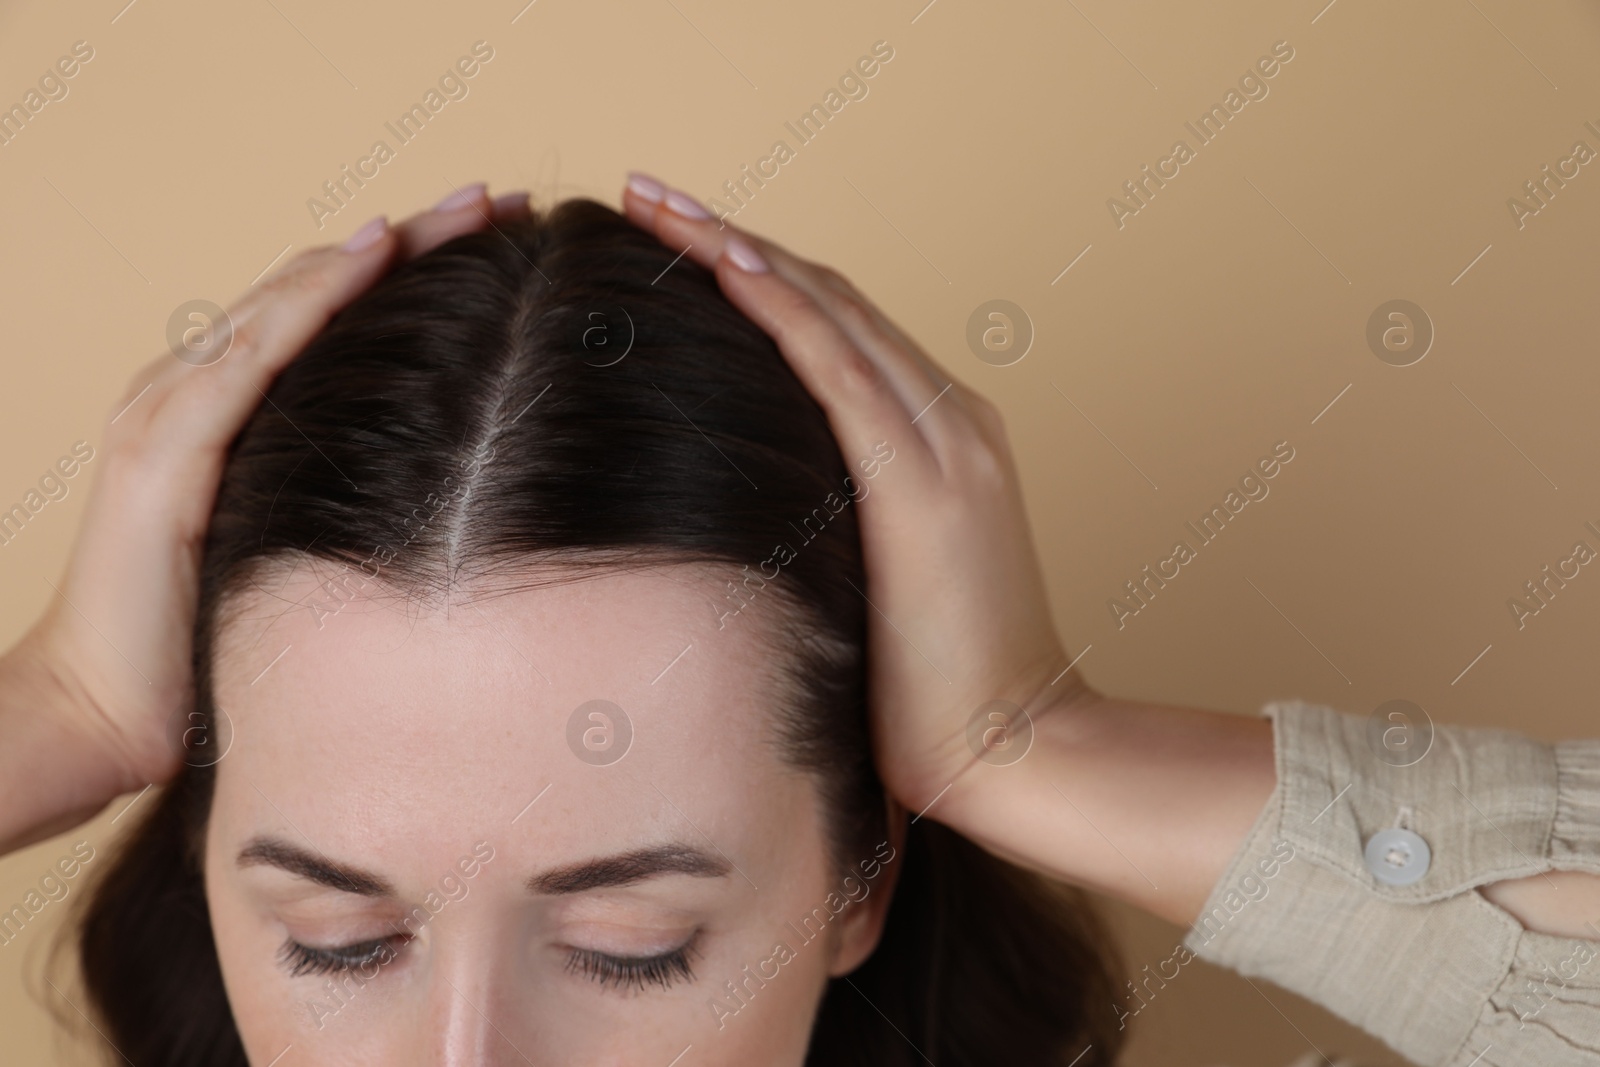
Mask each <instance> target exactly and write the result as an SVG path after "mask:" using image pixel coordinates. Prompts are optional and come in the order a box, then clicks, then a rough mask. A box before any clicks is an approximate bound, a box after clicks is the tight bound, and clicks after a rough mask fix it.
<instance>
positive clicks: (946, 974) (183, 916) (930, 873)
mask: <svg viewBox="0 0 1600 1067" xmlns="http://www.w3.org/2000/svg"><path fill="white" fill-rule="evenodd" d="M674 256H675V253H674V252H673V251H672V250H670V249H667V248H664V247H663V246H662V245H661V244H659V243H658V242H657V241H656V240H655V239H654V238H653V237H651V236H649V235H648V234H646V233H644V232H643V231H641V230H639V229H637V228H636V227H634V226H633V225H632V224H630V223H629V222H628V221H627V220H625V219H624V218H623V217H622V216H620V215H618V214H617V213H616V212H614V211H612V210H611V209H609V208H607V207H605V206H603V205H601V204H598V203H595V202H593V201H589V200H568V201H565V202H563V203H561V204H559V205H557V206H556V207H554V208H553V209H551V210H550V211H549V212H548V213H544V214H539V213H536V214H535V216H534V217H533V218H532V219H530V220H527V221H525V222H517V223H514V224H507V225H503V226H501V227H500V228H499V230H498V231H488V232H484V233H478V234H473V235H468V236H464V237H460V238H457V239H455V240H453V241H451V242H449V243H448V244H446V245H444V246H443V247H441V248H438V249H436V250H434V251H433V252H430V253H429V254H427V255H425V256H422V257H420V258H419V259H417V260H415V261H414V262H411V263H409V264H406V265H403V266H401V267H399V268H397V269H396V270H395V271H393V272H392V273H391V274H390V275H388V276H387V277H386V278H384V279H383V280H382V281H381V282H380V283H379V284H378V285H377V286H376V287H374V288H373V289H372V290H371V291H369V292H367V293H366V294H364V295H363V296H361V297H360V298H359V299H357V300H356V301H355V302H354V303H353V304H352V305H351V306H349V307H348V308H346V309H345V310H344V311H342V312H341V313H340V314H338V315H337V316H336V317H335V318H334V319H333V321H332V322H331V323H330V324H329V325H328V326H327V327H326V328H325V329H324V330H323V331H322V332H321V334H320V335H319V336H318V337H317V338H316V339H315V340H314V341H313V342H312V343H311V344H310V345H309V346H308V348H307V350H306V351H305V353H304V354H303V355H302V356H301V357H300V358H299V359H298V360H297V361H295V362H294V363H293V364H291V365H290V366H289V367H288V368H287V369H286V370H285V371H284V372H283V373H282V374H281V375H280V376H279V378H278V380H277V381H276V383H275V384H274V385H273V387H272V389H271V392H270V393H269V400H270V403H266V404H264V405H262V407H261V408H260V409H258V410H257V411H256V412H255V414H254V416H253V417H252V418H251V419H250V422H249V424H248V425H247V426H246V427H245V429H244V431H243V432H242V433H241V434H240V436H239V438H238V440H237V441H236V442H235V444H234V447H233V450H232V453H231V455H230V457H229V461H228V464H227V468H226V470H225V472H224V474H223V479H222V485H221V489H220V492H219V494H218V497H217V502H216V507H215V511H214V513H213V516H212V520H211V525H210V529H209V533H208V539H207V542H206V545H205V555H204V561H203V564H202V575H201V588H200V601H199V614H198V618H197V620H196V624H195V646H194V649H195V651H194V669H195V679H196V694H195V696H196V709H197V711H198V712H199V713H200V714H201V715H202V716H207V717H212V716H214V709H213V706H212V702H211V701H212V697H211V671H212V660H213V654H214V650H215V647H216V640H217V632H218V629H219V625H220V619H221V612H222V608H223V607H224V605H225V602H226V601H227V599H228V597H229V596H230V595H231V594H233V593H236V592H238V591H240V590H241V589H242V588H244V587H246V586H247V585H248V583H249V582H250V581H251V579H252V577H255V576H259V574H260V571H261V568H263V567H269V566H281V565H283V564H284V563H286V562H292V561H294V560H303V559H306V558H307V557H314V558H317V559H321V560H324V561H329V562H332V563H335V564H346V565H349V566H350V567H352V568H354V567H362V566H367V567H371V566H373V564H372V560H373V559H374V558H375V556H376V558H377V559H379V560H381V561H382V562H381V574H382V578H383V581H384V582H385V584H386V585H388V586H391V587H394V588H396V589H399V590H402V591H410V592H413V593H415V592H421V591H425V590H428V589H433V588H438V587H441V586H447V585H450V584H452V583H454V582H456V581H459V580H462V579H463V578H464V577H485V576H491V577H492V576H494V575H498V574H510V573H513V572H514V569H515V568H516V567H517V566H518V565H519V564H525V563H527V562H528V561H529V560H530V559H540V558H542V559H548V560H554V561H557V562H559V561H561V560H563V559H566V560H576V559H582V560H588V561H589V562H590V563H594V562H596V561H598V562H600V563H602V564H605V565H619V564H631V563H644V564H648V563H652V562H663V561H672V562H704V563H715V564H729V565H731V569H732V571H733V572H734V573H736V574H737V575H738V576H739V580H738V581H737V582H736V583H734V584H731V585H730V588H729V596H730V600H729V606H730V608H731V607H734V606H737V605H738V603H739V602H740V600H739V599H734V598H742V599H747V600H750V602H751V604H752V607H753V606H755V604H757V603H760V599H759V598H762V597H766V598H768V599H767V601H766V605H767V606H766V609H765V615H766V617H767V618H769V619H771V620H772V621H773V623H774V625H776V626H777V627H779V631H778V632H780V633H781V634H782V640H781V643H780V648H781V651H782V658H783V660H784V663H785V665H786V669H787V677H788V678H789V679H790V681H791V682H792V683H793V684H792V686H791V688H792V689H793V691H794V692H793V699H792V700H791V701H790V703H791V704H792V707H791V708H790V709H789V710H788V714H787V715H784V716H783V717H782V720H781V727H782V730H783V740H784V742H785V744H784V752H785V755H786V758H788V759H789V760H790V761H791V762H792V763H795V764H797V765H799V766H802V767H805V768H807V769H808V770H809V771H810V772H811V773H812V775H813V777H814V779H815V781H816V782H817V783H818V786H819V790H820V795H821V797H822V802H823V808H824V812H825V816H826V819H827V823H828V828H829V831H830V834H831V838H832V842H833V848H834V853H835V861H836V862H837V863H838V864H839V866H840V867H841V869H844V868H853V867H855V866H856V862H857V861H858V860H861V859H864V858H866V857H870V856H872V855H874V851H875V847H876V846H877V845H878V844H879V843H880V842H882V841H883V840H885V838H886V837H887V836H888V828H887V826H886V825H885V824H886V819H887V817H886V813H885V797H884V792H883V786H882V784H881V782H880V781H879V779H878V777H877V774H876V772H875V771H874V768H873V764H872V758H871V748H870V742H869V735H868V730H867V715H866V704H865V701H866V674H865V672H866V667H867V665H866V662H865V651H864V650H865V633H866V617H865V614H864V608H865V605H864V603H863V599H862V596H861V594H860V593H858V592H857V589H859V588H865V582H864V579H863V575H862V557H861V547H860V539H859V535H858V530H857V525H856V518H855V509H854V507H850V506H843V507H838V508H835V507H833V506H831V505H830V506H828V507H823V502H824V501H825V500H829V499H830V498H833V499H840V498H842V497H845V496H850V495H854V494H855V493H857V492H859V491H860V490H859V489H854V490H853V489H852V485H853V484H855V483H853V482H852V478H854V479H859V478H860V477H861V475H860V473H859V472H858V471H857V470H855V469H853V468H852V466H849V465H847V464H846V462H845V460H844V458H843V457H842V456H841V455H840V453H839V449H838V446H837V444H836V443H835V441H834V438H833V435H832V433H831V432H830V430H829V427H828V424H827V422H826V419H825V418H824V416H823V414H822V412H821V410H820V408H818V406H817V405H816V403H815V402H814V401H813V400H812V399H811V398H810V397H809V396H808V395H807V394H806V392H805V390H804V388H803V387H802V386H801V385H800V383H799V381H798V380H797V379H796V378H795V377H794V375H793V374H792V373H791V372H790V370H789V369H788V367H787V365H786V364H785V362H784V360H783V358H782V356H781V354H780V353H779V352H778V350H777V348H776V346H775V345H774V344H773V342H772V341H771V340H770V339H769V338H768V337H767V336H766V335H765V334H764V333H762V331H761V330H760V329H758V328H757V327H756V326H755V325H754V324H753V323H751V322H750V321H749V320H748V319H746V318H745V317H744V316H743V315H741V314H740V313H739V312H738V311H737V310H736V309H735V308H734V307H733V306H732V305H731V304H729V303H728V301H727V300H726V299H725V298H724V297H723V296H722V294H721V292H720V290H719V289H718V287H717V283H716V280H715V278H714V277H713V276H712V275H711V274H710V273H709V272H707V271H705V270H703V269H702V268H700V267H698V266H696V265H695V264H694V263H692V262H690V261H688V260H675V258H674ZM624 352H625V353H626V354H625V355H624ZM619 357H620V358H619ZM891 447H892V443H891ZM463 471H469V472H470V473H467V474H463V473H462V472H463ZM452 485H453V486H455V488H454V489H453V490H451V491H452V493H453V495H452V497H451V504H450V509H449V510H448V511H444V512H442V513H441V514H440V515H439V517H438V519H437V521H429V520H430V518H431V517H432V513H433V510H434V508H433V505H431V504H425V503H424V502H425V501H428V500H433V499H435V497H430V496H429V494H438V493H439V492H440V491H441V487H450V486H452ZM758 487H759V488H758ZM819 509H820V510H819ZM808 519H809V520H811V521H809V522H807V521H806V520H808ZM419 521H420V522H421V525H418V522H419ZM791 522H794V523H798V524H804V526H805V535H806V536H808V537H810V539H809V540H806V541H805V542H804V544H803V546H798V549H797V552H796V554H795V556H794V558H793V559H792V560H791V561H789V562H788V563H787V564H786V565H785V566H783V567H782V570H781V574H780V575H779V576H778V577H776V578H771V579H765V578H757V582H760V583H764V584H756V585H751V584H749V582H748V576H749V574H751V573H754V570H755V568H756V565H757V564H758V562H759V561H762V560H764V559H767V558H768V557H770V556H771V555H772V554H773V546H774V545H777V544H780V543H790V544H794V543H795V542H796V541H798V540H799V538H798V537H797V534H799V533H800V531H799V529H798V527H797V526H792V525H791ZM402 544H403V546H404V547H403V548H400V549H398V550H396V549H394V548H393V547H392V546H396V545H402ZM385 546H390V548H389V551H388V552H387V554H385V553H384V551H383V549H384V547H385ZM385 555H387V558H385ZM745 565H749V566H750V567H751V570H750V571H745V570H743V569H742V568H744V567H745ZM752 598H754V599H752ZM738 622H739V620H737V619H735V620H733V621H732V622H730V624H737V623H738ZM196 762H203V761H196ZM214 774H215V770H214V768H213V767H207V766H194V765H191V766H186V767H185V768H184V770H183V772H182V773H181V774H180V776H179V777H178V778H177V780H176V781H174V782H173V783H172V784H171V785H170V786H169V787H167V788H166V789H165V790H164V791H163V792H162V793H161V795H160V798H159V800H157V801H156V802H155V803H152V804H151V805H150V806H149V807H148V808H147V809H146V814H145V818H144V819H143V821H142V823H140V824H139V825H138V826H137V827H136V828H135V829H134V830H133V831H132V833H131V834H130V837H129V838H128V840H127V841H126V842H125V843H124V844H123V845H122V846H121V848H120V849H119V851H118V854H117V855H116V857H115V858H114V860H113V861H112V862H111V863H110V864H108V865H107V869H106V870H105V871H104V872H103V873H102V876H101V877H100V879H99V880H98V881H97V882H96V884H95V885H94V887H93V889H92V893H91V896H90V899H89V900H88V902H87V906H86V908H85V911H84V913H83V916H82V922H81V924H80V928H79V931H78V942H77V956H78V962H79V964H80V965H81V968H82V972H83V978H84V982H85V986H86V989H87V992H88V994H89V997H90V1000H91V1001H92V1004H93V1008H94V1013H95V1014H96V1015H97V1017H98V1021H99V1024H100V1027H101V1029H103V1030H104V1032H105V1035H106V1036H107V1037H108V1038H109V1039H110V1041H111V1042H112V1043H114V1044H115V1045H116V1046H117V1048H118V1049H119V1050H120V1051H121V1053H122V1054H123V1055H124V1056H125V1057H127V1058H128V1059H129V1060H131V1061H132V1062H134V1063H137V1064H140V1065H141V1067H142V1065H145V1064H151V1065H154V1064H161V1065H164V1067H188V1065H195V1067H199V1065H206V1067H219V1065H225V1067H233V1065H238V1067H242V1065H244V1064H245V1062H246V1061H245V1058H244V1053H243V1050H242V1047H241V1045H240V1042H239V1037H238V1033H237V1031H236V1030H235V1027H234V1023H233V1018H232V1015H231V1013H230V1011H229V1007H228V1003H227V998H226V995H225V993H224V991H223V985H222V978H221V973H220V970H219V967H218V962H217V956H216V949H215V945H214V942H213V940H212V932H211V926H210V921H209V917H208V913H207V907H206V900H205V894H204V888H203V884H202V880H201V864H200V849H201V843H202V841H203V835H204V829H205V824H206V820H207V817H208V811H209V805H210V799H211V790H212V783H213V780H214ZM897 861H898V862H900V863H903V865H904V866H903V868H902V869H901V871H900V877H899V884H898V886H897V888H896V890H895V893H896V895H895V898H894V901H893V904H892V905H891V908H890V912H889V918H888V923H887V927H886V929H885V932H884V937H883V940H882V943H881V945H880V946H879V948H878V949H877V951H876V952H875V953H874V955H873V956H872V957H871V958H870V959H869V960H868V962H867V963H866V964H864V965H863V966H862V967H861V968H859V969H858V970H857V971H856V972H855V973H854V974H852V975H850V976H849V977H848V980H845V979H837V980H834V981H833V982H832V983H831V984H830V986H829V988H828V990H827V992H826V994H825V997H824V1000H823V1003H822V1006H821V1010H820V1013H819V1015H818V1018H817V1022H816V1025H815V1028H814V1031H813V1035H812V1042H811V1048H810V1052H809V1058H808V1062H809V1063H813V1064H828V1065H830V1067H838V1065H842V1064H843V1065H849V1064H861V1065H871V1067H895V1065H901V1064H904V1065H908V1067H909V1065H912V1064H921V1063H924V1062H932V1063H934V1064H938V1065H939V1067H962V1065H976V1064H989V1063H1005V1064H1008V1065H1012V1067H1032V1065H1038V1067H1044V1065H1065V1064H1068V1063H1072V1062H1076V1063H1077V1064H1078V1065H1079V1067H1091V1065H1097V1064H1108V1063H1111V1062H1112V1061H1113V1060H1114V1058H1115V1052H1116V1049H1117V1046H1118V1043H1119V1042H1118V1038H1119V1035H1118V1032H1117V1029H1116V1028H1115V1027H1114V1026H1113V1025H1112V1024H1113V1021H1114V1018H1115V1013H1114V1011H1113V1009H1112V1003H1113V1000H1114V996H1113V992H1112V987H1113V979H1112V977H1111V970H1112V964H1111V963H1110V953H1109V952H1108V950H1107V948H1106V941H1105V938H1104V936H1103V933H1102V930H1101V927H1100V925H1099V924H1098V922H1097V921H1096V919H1095V918H1094V916H1093V913H1092V911H1091V910H1090V908H1089V906H1088V903H1087V901H1086V899H1085V898H1084V897H1083V896H1082V895H1081V894H1079V893H1077V892H1076V891H1073V890H1069V889H1067V888H1066V887H1062V886H1058V885H1054V884H1051V883H1048V882H1046V881H1044V880H1042V879H1040V878H1037V877H1035V876H1033V875H1031V874H1028V873H1025V872H1023V871H1022V870H1020V869H1018V868H1016V867H1013V866H1011V865H1009V864H1007V863H1004V862H1002V861H1000V860H999V859H996V858H995V857H993V856H991V855H989V854H988V853H986V852H984V851H983V850H981V849H980V848H978V847H977V846H975V845H973V844H972V843H971V842H969V841H967V840H965V839H964V838H962V837H961V836H959V835H957V834H955V833H953V832H952V831H950V830H948V829H946V828H943V827H941V826H939V825H938V824H936V823H934V822H932V821H930V820H926V819H924V820H919V821H917V822H916V823H914V824H913V825H912V826H911V827H910V830H909V831H908V837H907V839H906V841H905V844H904V847H903V850H902V854H901V856H900V857H898V860H897ZM1086 1047H1089V1051H1088V1052H1087V1054H1083V1053H1084V1051H1085V1048H1086ZM1081 1054H1082V1055H1081ZM1080 1055H1081V1058H1077V1059H1075V1058H1076V1057H1080Z"/></svg>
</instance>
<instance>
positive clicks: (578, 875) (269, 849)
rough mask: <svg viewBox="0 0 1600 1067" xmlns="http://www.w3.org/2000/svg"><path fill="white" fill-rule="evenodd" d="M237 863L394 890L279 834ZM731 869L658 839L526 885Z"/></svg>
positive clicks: (541, 887) (571, 889)
mask: <svg viewBox="0 0 1600 1067" xmlns="http://www.w3.org/2000/svg"><path fill="white" fill-rule="evenodd" d="M238 864H239V866H240V867H253V866H268V867H276V868H278V869H279V870H281V871H286V872H288V873H289V874H292V875H295V876H297V877H300V878H304V879H305V880H306V881H308V882H315V883H316V884H318V885H323V886H327V887H328V888H330V889H337V890H340V891H341V892H345V893H353V894H355V895H357V896H363V897H392V896H394V895H395V891H394V886H393V885H391V884H390V882H389V881H388V880H387V879H386V878H384V877H383V876H382V875H378V874H374V873H372V872H371V871H365V870H362V869H361V868H359V867H351V866H349V865H347V864H342V863H335V862H333V861H332V860H330V859H328V858H327V857H326V856H323V855H320V854H317V853H312V852H308V851H306V850H305V849H303V848H300V847H299V846H298V845H292V844H290V843H289V842H287V841H284V840H282V839H280V838H273V837H257V838H254V839H252V840H251V841H250V843H249V844H247V845H245V847H244V848H243V849H242V850H240V852H239V858H238ZM732 869H733V868H732V865H731V864H729V863H728V861H727V860H725V859H723V858H722V857H720V856H713V855H711V854H710V853H708V852H704V851H701V850H700V849H697V848H693V847H691V846H688V845H677V844H672V845H657V846H655V847H653V848H641V849H635V850H633V851H632V852H621V853H618V854H617V855H614V856H602V857H600V858H599V859H593V860H584V861H583V862H581V863H574V864H570V865H568V866H566V867H557V868H555V869H554V870H549V871H545V872H543V873H541V874H536V875H534V876H533V877H531V878H529V879H528V881H527V887H528V890H529V892H532V893H539V894H543V895H546V896H565V895H569V894H572V893H583V892H587V891H588V890H591V889H609V888H615V887H618V886H625V885H633V884H634V883H636V882H642V881H645V880H646V879H650V878H656V877H659V876H661V875H664V874H687V875H691V876H693V877H696V878H726V877H727V876H728V873H729V872H730V871H731V870H732Z"/></svg>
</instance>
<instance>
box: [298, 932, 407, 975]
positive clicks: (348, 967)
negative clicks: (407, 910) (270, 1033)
mask: <svg viewBox="0 0 1600 1067" xmlns="http://www.w3.org/2000/svg"><path fill="white" fill-rule="evenodd" d="M407 940H409V938H405V937H403V936H398V935H394V936H390V937H378V938H373V939H372V940H370V941H358V942H356V943H355V944H351V945H340V946H337V947H335V948H316V947H314V946H311V945H302V944H301V943H300V942H298V941H296V940H294V939H293V938H290V939H289V940H288V941H286V942H284V945H283V949H282V950H281V952H280V953H279V956H280V957H281V959H282V960H283V963H284V965H285V966H286V967H288V968H289V975H290V977H292V978H299V977H301V976H302V975H307V974H335V973H341V972H344V971H353V970H356V969H357V968H372V967H382V966H385V965H386V964H389V963H392V962H394V960H395V958H396V957H397V956H398V955H399V954H400V948H401V946H402V945H404V944H405V942H406V941H407ZM362 977H367V975H366V974H365V972H364V971H363V974H362Z"/></svg>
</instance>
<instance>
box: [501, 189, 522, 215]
mask: <svg viewBox="0 0 1600 1067" xmlns="http://www.w3.org/2000/svg"><path fill="white" fill-rule="evenodd" d="M527 206H528V191H527V190H526V189H519V190H518V191H517V192H514V193H501V194H500V195H499V196H497V197H495V198H494V210H495V212H496V213H497V214H499V213H502V212H507V211H518V210H520V209H522V208H525V207H527Z"/></svg>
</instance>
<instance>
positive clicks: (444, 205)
mask: <svg viewBox="0 0 1600 1067" xmlns="http://www.w3.org/2000/svg"><path fill="white" fill-rule="evenodd" d="M488 188H489V187H488V186H487V185H486V184H484V183H483V182H473V183H472V184H471V185H466V186H463V187H462V188H460V189H459V190H457V191H456V192H453V193H451V194H450V195H449V196H447V197H445V198H444V199H443V200H441V201H439V202H438V203H437V204H435V205H433V210H435V211H459V210H461V209H462V208H464V207H466V206H467V205H468V204H470V203H472V202H473V201H474V200H480V199H482V198H483V194H484V193H485V192H486V191H487V190H488Z"/></svg>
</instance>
